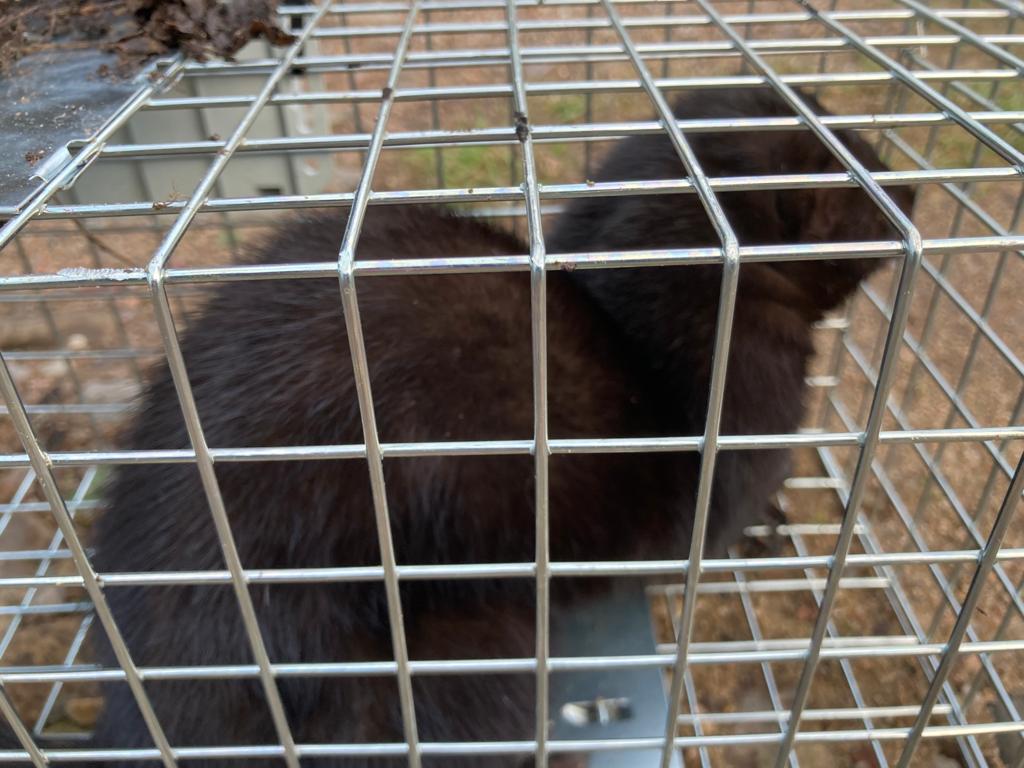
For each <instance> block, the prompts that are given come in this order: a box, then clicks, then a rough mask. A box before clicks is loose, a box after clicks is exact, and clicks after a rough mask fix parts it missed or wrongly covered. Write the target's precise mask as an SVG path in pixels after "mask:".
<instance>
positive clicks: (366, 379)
mask: <svg viewBox="0 0 1024 768" xmlns="http://www.w3.org/2000/svg"><path fill="white" fill-rule="evenodd" d="M418 13H419V0H413V2H412V3H411V4H410V5H409V11H408V13H407V15H406V17H405V22H404V24H403V25H402V33H401V36H400V37H399V39H398V44H397V45H396V47H395V53H394V56H393V60H392V64H391V69H390V70H389V72H388V79H387V85H386V86H385V87H384V90H383V91H382V94H381V103H380V109H379V111H378V112H377V122H376V123H375V124H374V126H373V133H372V134H371V137H370V144H369V146H368V147H367V150H366V158H365V160H364V162H363V170H362V174H361V175H360V178H359V183H358V184H357V185H356V189H355V193H354V195H353V198H352V208H351V209H350V211H349V217H348V223H347V225H346V227H345V234H344V235H343V237H342V241H341V248H340V249H339V252H338V283H339V287H340V290H341V304H342V310H343V312H344V316H345V330H346V332H347V335H348V343H349V347H350V352H351V355H352V374H353V378H354V380H355V385H356V395H357V398H358V400H359V414H360V418H361V420H362V425H363V442H364V443H365V445H366V463H367V466H368V469H369V473H370V489H371V492H372V495H373V511H374V515H375V518H376V524H377V540H378V545H379V547H380V556H381V565H382V566H383V568H384V590H385V595H386V598H387V608H388V621H389V624H390V626H391V645H392V650H393V652H394V656H395V663H396V665H397V667H398V698H399V707H400V708H401V713H402V728H403V731H404V735H405V742H406V745H407V747H408V765H409V768H420V764H421V762H422V760H421V757H420V746H419V729H418V728H417V725H416V705H415V701H414V700H413V691H412V675H411V673H410V671H409V648H408V643H407V641H406V636H405V623H404V620H403V618H402V596H401V590H400V589H399V584H398V569H397V563H396V561H395V545H394V540H393V539H392V536H391V520H390V516H389V514H388V498H387V489H386V487H385V484H384V459H383V454H382V452H381V449H380V438H379V436H378V434H377V418H376V415H375V414H374V407H373V392H372V390H371V386H370V372H369V364H368V362H367V357H366V343H365V342H364V340H363V325H362V321H361V320H360V317H359V301H358V297H357V294H356V280H355V272H354V269H353V265H354V264H355V256H356V245H357V244H358V241H359V234H360V232H361V230H362V226H363V219H364V217H365V216H366V206H367V204H368V203H369V200H370V192H371V184H372V182H373V174H374V171H375V169H376V167H377V161H378V160H379V159H380V154H381V150H382V148H383V146H384V135H385V133H386V132H387V124H388V117H389V116H390V115H391V108H392V107H393V106H394V103H395V88H396V87H398V80H399V77H400V75H401V72H402V65H403V64H404V63H405V57H406V55H407V54H408V52H409V42H410V40H411V39H412V34H413V25H414V24H415V22H416V17H417V15H418Z"/></svg>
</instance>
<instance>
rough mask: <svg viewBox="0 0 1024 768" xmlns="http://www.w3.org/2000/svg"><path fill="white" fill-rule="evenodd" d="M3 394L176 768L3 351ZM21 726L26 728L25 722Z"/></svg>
mask: <svg viewBox="0 0 1024 768" xmlns="http://www.w3.org/2000/svg"><path fill="white" fill-rule="evenodd" d="M0 394H2V395H3V399H4V402H5V403H6V404H7V412H8V414H9V415H10V417H11V420H12V422H13V423H14V430H15V432H16V433H17V434H18V438H19V440H20V441H21V444H22V446H23V447H24V448H25V453H27V454H28V457H29V461H30V462H31V463H32V469H33V471H34V472H35V475H36V480H37V481H38V483H39V486H40V488H41V489H42V491H43V495H44V496H45V497H46V501H47V502H48V503H49V504H50V511H51V513H52V514H53V517H54V520H55V521H56V523H57V527H58V528H60V532H61V533H62V534H63V536H64V540H65V541H66V542H67V545H68V550H69V551H70V552H71V557H72V559H73V560H74V563H75V567H76V568H77V569H78V573H79V575H81V577H82V581H83V583H84V586H85V590H86V592H88V593H89V597H90V599H91V600H92V602H93V605H95V606H96V615H97V616H98V617H99V619H100V622H102V624H103V628H104V630H106V633H107V638H108V640H109V641H110V646H111V648H112V649H113V651H114V655H115V656H116V657H117V662H118V664H120V665H121V669H123V670H124V674H125V679H126V680H127V682H128V687H129V688H131V691H132V694H133V696H134V697H135V703H136V704H137V705H138V707H139V713H140V714H141V715H142V719H143V721H144V722H145V723H146V728H147V729H148V731H149V735H150V737H151V738H152V739H153V744H154V746H156V748H157V750H159V752H160V759H161V761H162V762H163V764H164V766H165V768H176V766H177V763H176V762H175V759H174V754H173V753H172V751H171V745H170V743H168V741H167V736H166V735H165V734H164V730H163V728H162V727H161V725H160V722H159V720H158V719H157V716H156V713H155V712H154V711H153V705H152V704H151V703H150V701H149V697H148V696H147V695H146V690H145V688H143V686H142V677H141V676H140V675H139V670H138V669H137V668H136V666H135V662H134V661H133V660H132V657H131V654H130V653H129V651H128V647H127V646H126V645H125V642H124V638H123V637H122V635H121V630H120V629H118V627H117V623H116V622H115V621H114V616H113V614H112V613H111V612H110V607H109V606H108V605H107V598H106V596H105V595H104V594H103V589H102V587H101V586H100V582H99V579H98V578H97V576H96V572H95V571H94V570H93V568H92V564H91V563H90V562H89V558H88V555H86V552H85V547H84V546H82V541H81V539H79V538H78V532H77V531H75V524H74V523H73V522H72V520H71V515H70V513H69V512H68V508H67V504H66V502H65V501H64V497H63V495H62V494H61V492H60V487H59V486H58V485H57V479H56V478H55V477H54V475H53V469H52V466H51V464H50V459H49V457H48V456H47V454H46V452H45V451H44V450H43V448H42V446H41V445H40V444H39V441H38V439H37V438H36V436H35V433H34V432H33V431H32V425H31V423H30V422H29V419H28V414H27V413H26V412H25V404H24V403H23V402H22V401H21V396H20V395H19V394H18V390H17V388H16V387H15V386H14V379H13V377H12V376H11V371H10V369H9V368H8V366H7V360H6V359H5V358H4V356H3V354H2V353H0ZM22 728H24V726H23V725H22ZM22 736H23V734H20V733H19V734H18V738H19V741H21V743H22V744H23V745H24V744H25V740H24V738H22ZM30 755H31V752H30Z"/></svg>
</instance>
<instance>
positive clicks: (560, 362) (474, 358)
mask: <svg viewBox="0 0 1024 768" xmlns="http://www.w3.org/2000/svg"><path fill="white" fill-rule="evenodd" d="M345 213H346V212H344V211H338V212H333V213H329V214H326V215H320V216H306V217H304V218H299V219H295V220H293V221H291V222H289V223H286V224H284V225H282V226H281V227H280V229H279V231H278V232H277V234H276V236H275V237H274V238H273V239H272V240H271V241H270V242H268V243H266V244H265V245H264V246H263V247H261V248H260V249H258V251H257V252H256V253H254V254H253V255H252V256H251V261H252V263H271V262H272V263H283V264H289V263H299V262H317V261H330V260H333V259H335V258H337V253H338V248H339V244H340V239H341V232H342V230H343V229H344V222H345ZM526 253H527V248H526V246H525V245H524V244H522V243H521V242H519V241H518V240H517V239H516V238H514V237H512V236H510V235H508V234H503V233H501V232H498V231H496V230H494V229H492V228H491V227H489V226H486V225H485V224H483V223H480V222H478V221H476V220H473V219H469V218H459V217H456V216H453V215H451V214H448V213H445V212H443V211H438V210H432V209H428V208H388V209H380V208H371V209H370V210H369V212H368V214H367V218H366V221H365V225H364V227H363V230H362V235H361V238H360V241H359V247H358V253H357V258H359V259H383V258H414V259H420V258H437V257H459V256H467V255H492V254H501V255H514V254H526ZM357 295H358V301H359V308H360V312H361V318H362V324H363V329H364V337H365V343H366V349H367V357H368V364H369V374H370V379H371V383H372V388H373V399H374V407H375V411H376V418H377V424H378V428H379V433H380V438H381V440H382V441H384V442H386V443H396V442H412V441H444V440H498V439H519V440H527V441H528V440H530V439H531V438H532V435H533V418H534V416H533V383H532V347H531V343H532V342H531V330H530V281H529V275H528V274H526V273H489V274H471V275H418V276H398V275H391V276H372V277H360V278H358V280H357ZM547 303H548V307H547V308H548V335H549V350H548V374H549V423H550V429H551V432H552V435H553V436H557V437H635V436H643V435H657V434H664V431H663V430H662V427H661V425H660V417H659V411H660V410H661V409H662V408H663V404H662V402H661V401H660V399H659V394H658V391H659V390H658V387H657V386H655V385H654V383H653V382H652V381H651V380H650V379H649V377H648V371H647V369H646V368H645V366H644V363H643V361H642V360H641V359H639V358H637V357H636V356H635V355H634V354H633V351H632V349H631V348H630V347H629V345H627V344H625V343H624V342H623V339H622V338H621V337H620V335H619V334H618V332H617V331H616V329H615V328H614V327H613V325H612V324H611V323H610V322H609V321H608V319H607V318H605V317H604V315H603V314H601V313H600V312H598V311H596V310H595V308H594V306H593V305H592V303H591V300H590V298H589V297H588V296H587V295H586V294H585V293H584V292H583V291H581V290H580V289H579V287H578V286H577V285H576V284H575V283H573V282H571V281H570V280H568V279H566V276H565V275H557V274H552V275H551V276H550V280H549V283H548V302H547ZM181 348H182V354H183V356H184V358H185V362H186V366H187V370H188V375H189V380H190V382H191V386H192V390H193V393H194V397H195V401H196V405H197V408H198V412H199V416H200V419H201V422H202V426H203V430H204V435H205V439H206V442H207V444H208V445H209V446H211V447H213V448H229V447H230V448H237V447H246V446H286V445H338V444H353V443H361V442H362V439H363V437H362V429H361V423H360V417H359V409H358V403H357V397H356V393H355V390H354V385H353V374H352V365H351V357H350V350H349V347H348V345H347V341H346V332H345V326H344V321H343V315H342V307H341V300H340V291H339V283H338V281H337V279H301V280H287V281H280V280H273V281H248V282H236V283H228V284H224V285H222V286H221V287H219V288H217V289H215V290H214V291H213V292H212V296H211V297H210V299H209V301H208V303H207V304H206V306H205V308H204V309H203V310H202V311H201V312H199V313H198V314H197V316H196V317H194V318H193V320H192V322H191V323H190V324H189V325H188V327H187V330H185V331H184V333H183V334H182V340H181ZM188 446H189V441H188V438H187V435H186V431H185V428H184V426H183V420H182V417H181V412H180V407H179V404H178V399H177V397H176V395H175V390H174V385H173V382H172V379H171V376H170V374H169V371H168V369H167V368H166V366H162V367H160V369H159V370H158V371H157V372H156V374H155V377H154V379H153V381H152V383H151V384H150V385H149V387H148V389H147V390H146V392H145V393H144V395H143V398H142V405H141V408H140V410H139V414H138V417H137V419H136V421H135V423H134V426H133V428H132V430H131V433H130V434H129V435H128V437H127V439H126V447H128V448H131V449H147V448H149V449H153V448H186V447H188ZM695 467H696V457H695V455H693V454H659V455H653V456H642V455H637V454H618V455H614V454H613V455H603V456H599V455H575V456H562V455H558V456H552V457H551V459H550V531H551V553H552V557H554V558H556V559H559V560H586V559H623V558H641V557H658V558H662V557H668V556H670V555H672V556H676V557H682V556H683V554H684V553H685V550H686V543H687V540H688V536H689V530H690V528H691V526H692V523H691V520H690V512H689V510H690V509H691V508H692V497H693V496H694V488H693V479H694V477H695V474H696V471H695ZM384 473H385V479H386V487H387V497H388V503H389V511H390V515H391V522H392V531H393V536H394V542H395V548H396V554H397V560H398V562H399V563H402V564H435V563H463V562H484V563H487V562H529V561H532V560H533V558H534V547H535V542H534V515H535V510H534V483H533V475H534V460H533V458H532V457H531V456H529V455H524V454H520V455H505V456H462V457H448V458H424V457H420V458H387V459H385V461H384ZM216 475H217V479H218V481H219V485H220V490H221V493H222V496H223V499H224V504H225V506H226V510H227V513H228V515H229V517H230V520H231V524H232V527H233V532H234V538H235V542H236V544H237V547H238V550H239V553H240V556H241V560H242V563H243V564H244V565H245V567H247V568H288V567H328V566H371V565H377V564H379V562H380V556H379V551H378V544H377V531H376V527H375V523H374V515H373V506H372V500H371V494H370V486H369V475H368V468H367V464H366V462H365V460H362V459H347V460H318V461H278V462H271V461H260V462H229V461H220V462H218V463H217V464H216ZM106 500H107V504H108V505H109V508H108V510H107V511H106V512H105V513H104V515H103V516H102V517H101V519H100V521H99V522H98V524H97V526H98V527H97V531H96V538H95V545H96V557H95V565H96V567H97V569H98V570H100V571H101V572H110V571H115V572H131V571H165V570H208V569H221V568H224V567H225V565H224V562H223V559H222V556H221V553H220V550H219V548H218V544H217V539H216V536H215V532H214V528H213V525H212V523H211V519H210V513H209V509H208V506H207V502H206V499H205V496H204V492H203V489H202V486H201V484H200V480H199V475H198V472H197V470H196V469H195V468H194V467H193V466H191V465H186V464H182V465H168V464H162V465H158V464H150V465H131V466H123V467H120V468H119V469H118V470H117V472H116V474H115V475H113V478H112V481H111V483H110V486H109V490H108V492H107V494H106ZM250 592H251V594H252V597H253V601H254V603H255V606H256V610H257V613H258V618H259V623H260V628H261V630H262V633H263V636H264V638H265V643H266V645H267V648H268V653H269V655H270V658H271V660H272V661H273V662H275V663H281V664H287V663H294V662H344V661H378V660H389V659H390V658H391V657H392V651H391V640H390V635H389V626H388V619H387V610H386V608H387V606H386V602H385V599H384V591H383V587H382V585H381V584H380V583H379V582H363V583H334V584H329V585H325V584H320V585H315V584H305V585H290V586H289V585H274V586H271V585H266V584H260V585H252V586H251V587H250ZM534 595H535V584H534V581H533V579H530V578H516V579H500V580H498V579H491V580H485V579H478V580H469V579H462V580H451V581H441V582H438V581H415V580H410V581H405V582H403V583H402V600H403V610H404V619H405V621H404V624H405V626H406V629H407V634H408V643H409V651H410V656H411V657H412V658H414V659H473V658H489V657H514V658H529V657H532V656H533V655H534V614H535V597H534ZM108 599H109V601H110V606H111V609H112V611H113V613H114V615H115V617H116V618H117V620H118V623H119V625H120V627H121V628H122V631H123V633H124V637H125V640H126V642H127V644H128V647H129V649H130V651H131V653H132V656H133V658H134V660H135V662H136V664H138V665H140V666H158V667H166V666H171V665H210V664H251V663H252V658H251V653H250V652H249V650H248V645H247V641H246V637H245V634H244V632H243V628H242V625H241V621H240V617H239V612H238V609H237V606H236V601H235V598H234V596H233V594H232V591H231V589H230V588H229V587H227V586H223V585H221V586H174V587H113V586H112V587H110V588H109V589H108ZM101 658H102V660H103V662H104V664H105V665H113V664H114V659H113V657H112V656H111V654H110V652H109V651H107V650H104V651H103V652H102V654H101ZM278 682H279V685H280V689H281V695H282V697H283V699H284V702H285V706H286V709H287V714H288V719H289V721H290V723H291V727H292V730H293V733H294V735H295V738H296V740H297V741H298V742H300V743H327V742H343V743H348V742H367V741H384V742H395V741H398V742H401V741H402V730H401V721H400V717H399V712H398V706H397V701H398V698H397V686H396V683H395V681H394V678H393V677H386V676H377V677H365V678H355V679H354V678H347V677H338V676H335V677H327V678H311V677H286V676H282V677H280V678H279V679H278ZM146 688H147V691H148V693H149V695H150V697H151V698H152V701H153V704H154V708H155V710H156V712H157V715H158V716H159V718H160V720H161V722H162V723H163V724H164V725H165V728H166V731H167V735H168V737H169V739H170V741H171V743H172V744H174V745H175V746H217V745H237V744H257V745H258V744H267V743H274V741H275V735H274V729H273V727H272V724H271V722H270V719H269V715H268V713H267V707H266V704H265V701H264V697H263V694H262V693H261V689H260V686H259V685H258V683H257V682H256V681H255V680H252V679H250V680H246V681H239V680H205V681H189V682H184V681H177V682H171V681H156V680H153V681H147V683H146ZM414 689H415V690H414V693H415V700H416V708H417V716H418V725H419V733H420V738H421V739H422V740H423V741H427V742H429V741H464V740H508V739H512V740H516V739H520V740H522V739H532V738H533V717H534V715H533V710H534V703H533V700H534V693H533V691H534V684H533V676H532V674H530V673H526V674H523V675H482V676H456V677H433V676H424V677H417V678H416V679H415V684H414ZM106 697H107V703H106V707H105V710H104V712H103V714H102V716H101V720H100V723H99V726H98V730H97V735H96V744H97V745H98V746H106V747H110V746H118V747H136V746H144V745H148V744H149V737H148V735H147V732H146V730H145V728H144V727H143V724H142V722H141V720H140V716H139V714H138V712H137V711H136V709H137V708H136V705H135V703H134V701H133V699H132V698H131V696H130V695H129V691H128V689H127V686H126V685H125V684H123V683H119V684H113V685H110V686H108V688H107V691H106ZM215 763H216V764H218V765H223V761H219V762H218V761H203V760H199V761H196V762H195V763H194V764H195V765H199V766H204V767H208V766H210V767H212V766H213V765H214V764H215ZM307 763H308V764H309V765H316V766H321V765H324V766H334V765H338V766H346V767H348V768H351V767H353V766H362V765H366V766H371V765H372V766H398V765H405V761H404V760H393V761H391V762H389V761H388V760H383V761H382V760H380V759H377V760H370V759H367V760H365V761H363V760H360V759H354V758H350V759H348V760H343V759H341V758H334V759H333V760H331V759H321V760H313V759H309V760H306V759H304V760H303V765H306V764H307ZM280 764H281V763H280V761H279V760H265V761H260V760H251V761H249V760H247V761H246V765H247V766H261V767H262V766H264V765H266V766H270V765H280ZM425 764H426V765H428V766H434V768H439V767H440V766H442V765H445V766H455V767H456V768H458V767H459V766H466V767H467V768H469V767H470V766H472V767H474V768H475V767H476V766H480V768H484V767H485V766H488V767H495V768H496V767H497V766H511V765H517V766H518V765H523V764H524V762H523V757H522V756H519V757H514V758H513V757H510V756H505V757H501V756H486V755H481V756H476V757H466V758H432V759H425ZM554 764H555V763H553V765H554ZM120 765H125V763H120ZM127 765H134V763H132V762H131V761H129V762H128V763H127ZM140 765H141V763H140Z"/></svg>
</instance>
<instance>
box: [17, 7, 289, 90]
mask: <svg viewBox="0 0 1024 768" xmlns="http://www.w3.org/2000/svg"><path fill="white" fill-rule="evenodd" d="M276 9H277V2H276V0H231V2H226V3H225V2H217V0H38V1H37V0H33V1H32V2H28V1H27V0H22V1H21V2H12V3H10V4H9V5H6V6H3V7H0V75H5V74H7V73H8V71H9V70H10V69H11V68H12V67H13V66H14V65H15V62H17V61H18V60H20V59H21V58H23V57H24V56H26V55H28V54H31V53H36V52H42V51H53V50H66V49H70V48H89V47H97V46H98V47H99V48H101V49H103V50H106V51H109V52H112V53H115V54H117V56H118V59H119V62H120V66H119V67H118V70H119V72H120V74H131V73H132V72H135V71H136V70H137V69H138V68H139V67H140V66H141V65H142V64H144V63H145V62H146V61H148V60H149V59H151V58H152V57H154V56H158V55H160V54H164V53H168V52H170V51H175V50H181V51H183V52H184V53H185V54H186V55H188V56H190V57H192V58H194V59H198V60H200V61H202V60H203V59H206V58H208V57H215V56H221V57H224V58H230V57H231V56H232V55H234V54H235V53H236V52H237V51H238V50H239V49H240V48H241V47H242V46H243V45H245V44H246V43H247V42H249V41H250V40H253V39H256V38H261V37H262V38H266V39H267V40H268V41H269V42H271V43H272V44H274V45H282V44H285V43H289V42H291V41H292V40H293V39H294V38H293V37H292V35H291V34H290V33H289V32H287V31H285V30H284V29H283V28H281V26H280V25H279V24H278V22H277V18H276V15H275V12H276Z"/></svg>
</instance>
